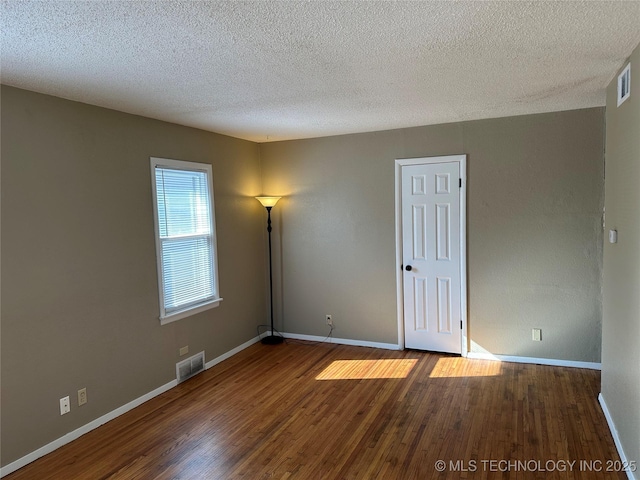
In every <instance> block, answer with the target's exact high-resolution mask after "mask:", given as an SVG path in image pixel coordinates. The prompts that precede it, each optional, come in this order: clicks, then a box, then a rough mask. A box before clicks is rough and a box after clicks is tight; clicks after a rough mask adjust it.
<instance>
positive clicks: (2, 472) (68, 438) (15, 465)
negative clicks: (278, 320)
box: [0, 337, 260, 478]
mask: <svg viewBox="0 0 640 480" xmlns="http://www.w3.org/2000/svg"><path fill="white" fill-rule="evenodd" d="M259 340H260V337H255V338H252V339H251V340H249V341H248V342H245V343H243V344H242V345H240V346H238V347H236V348H234V349H233V350H230V351H228V352H227V353H224V354H222V355H220V356H219V357H216V358H214V359H213V360H211V361H209V362H207V363H206V364H205V368H207V369H208V368H211V367H213V366H214V365H217V364H218V363H220V362H222V361H223V360H226V359H227V358H229V357H231V356H233V355H235V354H236V353H238V352H240V351H242V350H244V349H245V348H247V347H250V346H251V345H253V344H254V343H256V342H258V341H259ZM177 384H178V381H177V380H171V381H170V382H169V383H166V384H164V385H162V386H161V387H158V388H156V389H155V390H153V391H151V392H149V393H146V394H144V395H142V396H141V397H138V398H136V399H135V400H132V401H131V402H129V403H127V404H125V405H123V406H121V407H118V408H116V409H115V410H113V411H111V412H109V413H107V414H105V415H103V416H101V417H99V418H96V419H95V420H93V421H91V422H89V423H87V424H86V425H83V426H82V427H80V428H77V429H76V430H74V431H72V432H69V433H67V434H66V435H63V436H62V437H60V438H58V439H56V440H54V441H53V442H51V443H48V444H46V445H45V446H43V447H40V448H39V449H37V450H35V451H33V452H31V453H29V454H27V455H25V456H24V457H22V458H19V459H18V460H16V461H15V462H11V463H9V464H7V465H5V466H4V467H2V468H0V478H2V477H4V476H6V475H9V474H10V473H12V472H15V471H16V470H18V469H19V468H22V467H24V466H25V465H27V464H29V463H31V462H33V461H34V460H37V459H38V458H40V457H44V456H45V455H47V454H48V453H51V452H53V451H54V450H57V449H58V448H60V447H62V446H63V445H66V444H67V443H69V442H72V441H73V440H75V439H76V438H78V437H80V436H82V435H84V434H85V433H89V432H90V431H91V430H94V429H96V428H98V427H99V426H100V425H104V424H105V423H107V422H108V421H110V420H113V419H114V418H117V417H119V416H120V415H123V414H125V413H127V412H128V411H129V410H133V409H134V408H136V407H138V406H139V405H142V404H143V403H144V402H146V401H148V400H151V399H152V398H154V397H157V396H158V395H160V394H162V393H164V392H166V391H167V390H170V389H172V388H173V387H175V386H176V385H177Z"/></svg>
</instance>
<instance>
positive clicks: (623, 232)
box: [602, 47, 640, 478]
mask: <svg viewBox="0 0 640 480" xmlns="http://www.w3.org/2000/svg"><path fill="white" fill-rule="evenodd" d="M625 65H626V63H625ZM639 66H640V47H637V48H636V49H635V51H634V52H633V54H632V56H631V70H632V72H631V97H630V98H629V99H628V100H627V101H626V102H625V103H623V104H622V105H621V106H620V107H619V108H618V107H617V101H616V93H617V81H618V76H617V74H616V76H615V77H614V79H613V81H612V82H611V84H610V85H609V88H608V89H607V148H606V152H607V153H606V187H605V190H606V203H605V205H606V225H605V226H606V231H607V232H608V231H609V229H617V230H618V243H617V244H613V245H612V244H609V243H608V242H605V244H604V276H603V287H604V288H603V291H604V293H603V304H604V308H603V320H602V321H603V325H602V396H603V398H604V400H605V402H606V404H607V407H608V408H609V411H610V414H611V417H612V419H613V422H614V423H615V426H616V428H617V430H618V433H619V436H620V441H621V443H622V447H623V449H624V451H625V454H626V456H627V459H628V460H635V461H636V462H638V461H640V294H639V292H640V252H639V250H638V247H639V246H640V68H638V67H639ZM618 73H619V72H618ZM635 475H636V478H640V472H636V473H635Z"/></svg>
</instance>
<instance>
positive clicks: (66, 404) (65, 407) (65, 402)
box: [60, 397, 71, 415]
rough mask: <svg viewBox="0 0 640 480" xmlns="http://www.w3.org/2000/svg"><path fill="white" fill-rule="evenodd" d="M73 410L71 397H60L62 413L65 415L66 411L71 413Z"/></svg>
mask: <svg viewBox="0 0 640 480" xmlns="http://www.w3.org/2000/svg"><path fill="white" fill-rule="evenodd" d="M70 411H71V401H70V400H69V397H64V398H61V399H60V415H64V414H65V413H69V412H70Z"/></svg>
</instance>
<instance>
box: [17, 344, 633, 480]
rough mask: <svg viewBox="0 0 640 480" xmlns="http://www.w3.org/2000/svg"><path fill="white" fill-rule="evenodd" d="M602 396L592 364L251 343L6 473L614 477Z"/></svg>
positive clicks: (612, 449) (121, 476)
mask: <svg viewBox="0 0 640 480" xmlns="http://www.w3.org/2000/svg"><path fill="white" fill-rule="evenodd" d="M599 389H600V373H599V372H597V371H593V370H582V369H573V368H561V367H549V366H541V365H525V364H516V363H499V362H490V361H482V360H467V359H463V358H460V357H452V356H446V355H438V354H429V353H421V352H415V351H403V352H396V351H388V350H378V349H373V348H364V347H350V346H344V345H332V344H321V345H312V344H304V343H302V342H296V343H288V344H283V345H276V346H265V345H262V344H256V345H253V346H252V347H250V348H248V349H246V350H244V351H242V352H241V353H239V354H237V355H235V356H234V357H232V358H230V359H228V360H226V361H224V362H222V363H220V364H219V365H217V366H215V367H213V368H211V369H209V370H207V371H206V372H204V373H202V374H200V375H198V376H196V377H194V378H192V379H191V380H188V381H187V382H184V383H182V384H180V385H178V386H177V387H176V388H174V389H172V390H170V391H168V392H166V393H164V394H163V395H160V396H158V397H156V398H154V399H152V400H150V401H149V402H147V403H145V404H143V405H141V406H140V407H138V408H136V409H135V410H132V411H130V412H128V413H126V414H125V415H123V416H121V417H119V418H117V419H115V420H112V421H111V422H109V423H107V424H105V425H103V426H101V427H99V428H98V429H96V430H94V431H92V432H90V433H88V434H86V435H84V436H83V437H81V438H79V439H78V440H76V441H74V442H72V443H70V444H68V445H66V446H64V447H62V448H60V449H58V450H56V451H55V452H53V453H51V454H49V455H47V456H46V457H43V458H41V459H39V460H37V461H36V462H34V463H32V464H30V465H27V466H26V467H24V468H22V469H21V470H18V471H17V472H15V473H13V474H11V475H9V476H7V477H5V478H6V479H7V480H23V479H29V480H33V479H69V480H71V479H92V480H93V479H127V480H128V479H185V480H186V479H189V480H192V479H207V480H215V479H236V478H243V479H251V480H254V479H255V480H257V479H303V480H307V479H323V480H325V479H384V480H387V479H403V480H404V479H407V480H413V479H415V480H418V479H420V480H423V479H460V478H473V479H475V478H482V479H484V478H486V479H503V478H504V479H506V478H508V479H538V478H544V479H555V478H557V479H565V478H576V479H603V478H616V479H625V478H627V477H626V475H625V474H624V473H620V472H606V471H604V470H606V468H607V467H608V466H615V465H613V464H611V465H607V462H614V461H616V460H618V461H619V457H618V455H617V453H616V450H615V447H614V444H613V440H612V438H611V435H610V433H609V430H608V427H607V425H606V420H605V418H604V415H603V413H602V411H601V409H600V407H599V405H598V402H597V395H598V392H599ZM438 460H442V461H444V462H445V463H444V465H445V468H444V471H443V472H438V471H437V470H436V466H439V465H436V462H437V461H438ZM518 460H519V461H520V463H516V461H518ZM572 461H575V462H576V463H575V464H573V465H572V466H571V464H569V463H566V462H572ZM507 462H511V463H510V464H509V463H507ZM563 462H564V463H563ZM581 462H582V463H581ZM598 462H601V463H598ZM588 467H590V469H591V470H593V471H588V470H589V468H588ZM543 469H544V470H546V471H543ZM552 469H554V471H550V470H552ZM558 469H565V470H566V471H558ZM454 470H458V471H454ZM464 470H466V471H464ZM599 470H601V471H599Z"/></svg>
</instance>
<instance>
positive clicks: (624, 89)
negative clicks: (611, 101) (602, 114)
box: [618, 63, 631, 106]
mask: <svg viewBox="0 0 640 480" xmlns="http://www.w3.org/2000/svg"><path fill="white" fill-rule="evenodd" d="M630 96H631V64H630V63H629V64H627V66H626V67H624V70H622V73H621V74H620V75H618V106H620V105H622V103H623V102H624V101H625V100H626V99H627V98H629V97H630Z"/></svg>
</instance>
